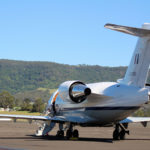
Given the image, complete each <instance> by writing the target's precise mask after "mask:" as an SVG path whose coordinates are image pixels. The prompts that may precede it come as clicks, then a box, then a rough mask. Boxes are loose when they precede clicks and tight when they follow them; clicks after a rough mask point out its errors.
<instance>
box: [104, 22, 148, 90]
mask: <svg viewBox="0 0 150 150" xmlns="http://www.w3.org/2000/svg"><path fill="white" fill-rule="evenodd" d="M106 27H107V28H110V29H113V30H117V31H120V32H124V33H128V34H131V35H135V36H138V37H139V39H138V41H137V45H136V48H135V51H134V53H133V56H132V59H131V62H130V65H129V67H128V69H127V72H126V74H125V77H124V79H123V80H122V81H121V82H122V83H124V84H127V85H133V86H138V87H144V86H145V82H146V79H147V75H148V70H149V64H150V23H145V24H143V26H142V28H141V29H140V28H132V27H125V26H118V25H111V24H108V25H106Z"/></svg>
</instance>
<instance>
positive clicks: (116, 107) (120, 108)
mask: <svg viewBox="0 0 150 150" xmlns="http://www.w3.org/2000/svg"><path fill="white" fill-rule="evenodd" d="M139 108H140V107H139V106H114V107H72V108H63V110H64V111H67V110H68V111H69V110H77V111H78V110H81V109H84V110H136V109H139Z"/></svg>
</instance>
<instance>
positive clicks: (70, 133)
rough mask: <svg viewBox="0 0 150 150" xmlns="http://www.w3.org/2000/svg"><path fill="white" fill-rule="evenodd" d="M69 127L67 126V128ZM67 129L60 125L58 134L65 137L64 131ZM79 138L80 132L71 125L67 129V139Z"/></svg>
mask: <svg viewBox="0 0 150 150" xmlns="http://www.w3.org/2000/svg"><path fill="white" fill-rule="evenodd" d="M66 129H67V128H66ZM66 129H63V128H62V127H60V126H59V130H58V131H57V134H56V136H57V137H60V138H63V137H64V131H65V130H66ZM71 138H72V139H78V138H79V132H78V130H76V129H75V130H73V126H72V125H70V126H69V128H68V129H67V131H66V139H71Z"/></svg>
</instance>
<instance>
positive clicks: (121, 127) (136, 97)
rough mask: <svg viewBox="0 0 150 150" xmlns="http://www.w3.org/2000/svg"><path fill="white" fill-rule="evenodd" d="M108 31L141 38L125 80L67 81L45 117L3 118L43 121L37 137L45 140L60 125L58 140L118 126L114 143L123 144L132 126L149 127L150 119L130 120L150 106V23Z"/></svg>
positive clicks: (22, 116)
mask: <svg viewBox="0 0 150 150" xmlns="http://www.w3.org/2000/svg"><path fill="white" fill-rule="evenodd" d="M105 27H106V28H108V29H112V30H116V31H120V32H123V33H127V34H130V35H134V36H137V37H139V39H138V42H137V45H136V48H135V51H134V53H133V56H132V58H131V62H130V64H129V67H128V69H127V72H126V74H125V76H124V78H123V79H119V80H117V82H98V83H90V84H86V83H84V82H82V81H80V80H79V81H66V82H64V83H62V84H60V86H59V88H58V90H57V91H56V92H55V93H54V94H53V95H52V96H51V98H50V100H49V102H48V105H47V107H46V111H45V112H46V113H45V115H43V116H26V115H3V114H1V115H0V117H1V118H11V119H13V120H14V121H16V120H17V119H27V120H29V121H30V122H32V120H41V121H43V125H42V126H41V127H40V128H39V129H38V130H37V132H36V135H37V136H39V135H41V136H45V135H47V134H48V133H49V132H50V131H52V129H53V128H54V127H55V125H56V124H59V129H58V132H57V136H58V137H64V135H65V136H66V138H67V139H70V138H78V137H79V131H78V130H77V129H75V126H81V127H111V126H114V128H115V129H114V131H113V139H114V140H123V139H125V136H126V134H129V130H128V124H129V123H138V122H140V123H142V124H143V126H146V125H147V122H149V121H150V117H130V116H131V115H132V113H133V112H135V111H137V110H138V109H139V108H140V107H142V106H143V105H144V104H148V103H149V100H150V99H149V95H150V92H149V88H148V86H149V84H146V79H147V75H148V71H149V64H150V58H149V57H150V23H145V24H143V26H142V28H134V27H127V26H120V25H115V24H106V25H105Z"/></svg>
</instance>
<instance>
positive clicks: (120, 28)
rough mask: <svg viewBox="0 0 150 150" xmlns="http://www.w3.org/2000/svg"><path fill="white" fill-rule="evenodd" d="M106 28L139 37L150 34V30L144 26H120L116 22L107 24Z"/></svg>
mask: <svg viewBox="0 0 150 150" xmlns="http://www.w3.org/2000/svg"><path fill="white" fill-rule="evenodd" d="M104 27H105V28H108V29H112V30H115V31H119V32H123V33H127V34H131V35H134V36H138V37H148V36H150V30H148V29H143V28H134V27H127V26H120V25H115V24H109V23H108V24H106V25H105V26H104Z"/></svg>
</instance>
